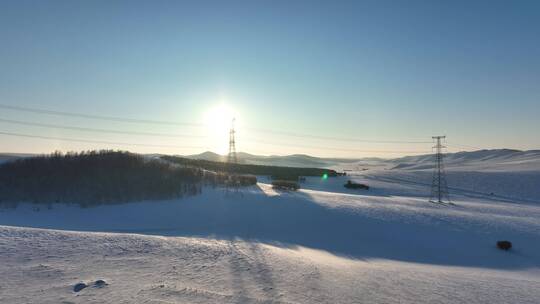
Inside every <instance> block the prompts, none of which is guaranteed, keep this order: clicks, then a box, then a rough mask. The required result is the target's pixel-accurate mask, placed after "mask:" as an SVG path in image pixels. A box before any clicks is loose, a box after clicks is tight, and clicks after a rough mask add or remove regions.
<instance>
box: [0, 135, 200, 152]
mask: <svg viewBox="0 0 540 304" xmlns="http://www.w3.org/2000/svg"><path fill="white" fill-rule="evenodd" d="M0 135H8V136H16V137H27V138H38V139H47V140H60V141H73V142H84V143H94V144H107V145H117V146H141V147H158V148H177V149H205V148H207V147H203V146H177V145H154V144H140V143H128V142H113V141H101V140H90V139H78V138H65V137H53V136H41V135H31V134H23V133H12V132H3V131H0Z"/></svg>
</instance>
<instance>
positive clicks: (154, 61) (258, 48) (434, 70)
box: [0, 1, 540, 157]
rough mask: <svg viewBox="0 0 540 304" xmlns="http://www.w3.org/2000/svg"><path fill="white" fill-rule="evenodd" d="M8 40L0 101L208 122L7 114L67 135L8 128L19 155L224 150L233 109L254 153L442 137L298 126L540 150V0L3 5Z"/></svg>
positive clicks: (385, 150)
mask: <svg viewBox="0 0 540 304" xmlns="http://www.w3.org/2000/svg"><path fill="white" fill-rule="evenodd" d="M0 41H1V42H2V43H1V47H0V67H1V69H0V104H4V105H15V106H21V107H27V108H39V109H47V110H60V111H66V112H77V113H87V114H93V115H107V116H119V117H129V118H140V119H152V120H163V121H178V122H192V123H195V124H204V125H210V126H208V127H188V126H181V125H176V126H171V125H168V126H167V125H155V124H153V125H152V124H146V125H145V124H132V123H131V124H130V123H121V122H111V121H103V120H91V119H82V118H80V117H68V116H54V115H44V114H37V113H28V112H22V111H14V110H9V109H5V108H3V109H2V108H0V131H1V132H7V133H17V134H27V135H36V136H45V137H55V138H57V139H56V140H51V139H37V138H24V137H15V136H9V135H1V134H0V138H1V141H2V147H1V149H0V150H2V151H7V152H50V151H53V150H56V149H60V150H81V149H95V148H115V149H129V150H132V151H138V152H160V153H176V154H188V153H197V152H202V151H203V150H207V149H210V150H215V151H218V152H225V149H226V145H227V140H228V138H227V127H226V123H225V125H224V123H223V122H220V123H216V122H215V117H216V114H215V113H216V111H217V110H216V109H221V108H226V109H228V111H229V112H233V113H234V116H236V119H237V124H238V127H237V129H238V147H237V148H238V150H241V151H246V152H252V153H257V154H290V153H307V154H313V155H319V156H341V157H353V156H368V155H369V156H384V157H391V156H398V155H403V154H411V153H416V152H424V151H425V152H429V151H431V149H430V147H431V145H430V144H429V143H428V144H426V143H370V142H364V141H350V140H349V141H342V140H330V139H323V138H313V137H305V138H300V137H294V136H290V134H288V133H299V134H308V135H315V136H320V137H325V138H334V137H340V138H343V137H345V138H358V139H367V140H375V141H430V138H431V136H432V135H438V134H446V135H448V142H449V148H450V150H451V151H455V150H462V149H467V150H470V149H473V148H472V147H478V148H503V147H504V148H518V149H534V148H540V136H538V131H539V130H540V120H539V119H538V117H540V86H539V85H538V84H539V83H540V2H538V1H320V2H318V1H192V2H190V1H129V2H128V1H125V2H124V1H86V2H83V1H2V2H0ZM209 113H210V114H209ZM212 113H213V114H212ZM227 115H230V113H227ZM227 115H224V117H228V116H227ZM209 117H210V119H209ZM1 119H4V120H6V119H10V120H17V121H23V122H34V123H35V122H38V123H42V124H56V125H65V126H79V127H85V128H101V129H113V130H124V131H130V132H153V133H174V134H189V135H195V136H201V138H193V137H191V138H171V137H159V136H144V135H125V134H123V135H119V134H109V133H97V132H81V131H76V130H66V129H58V128H56V129H55V128H48V127H37V126H29V125H21V124H14V123H9V122H6V121H1ZM261 129H264V130H265V131H266V132H261ZM205 136H208V137H205ZM61 138H72V139H84V140H90V141H92V140H94V141H106V142H117V143H142V144H148V145H156V146H155V147H150V146H122V145H120V144H118V145H108V144H103V143H84V142H73V141H63V140H60V139H61ZM159 145H163V146H165V145H171V146H172V145H174V146H178V147H158V146H159ZM460 145H461V146H460ZM469 146H470V147H469ZM328 148H331V149H328Z"/></svg>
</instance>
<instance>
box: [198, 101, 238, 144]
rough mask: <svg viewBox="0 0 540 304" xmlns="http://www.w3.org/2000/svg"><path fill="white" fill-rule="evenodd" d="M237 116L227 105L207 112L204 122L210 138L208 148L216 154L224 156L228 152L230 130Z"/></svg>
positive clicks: (217, 106) (215, 107)
mask: <svg viewBox="0 0 540 304" xmlns="http://www.w3.org/2000/svg"><path fill="white" fill-rule="evenodd" d="M237 114H238V113H236V111H234V109H233V108H232V107H230V106H228V105H227V104H219V105H216V106H214V107H212V108H210V109H208V111H206V112H205V115H204V122H205V127H206V133H207V135H208V137H209V143H208V146H209V147H212V149H213V150H215V152H217V153H220V154H224V153H226V152H227V151H228V140H229V137H228V136H229V130H230V128H231V124H232V121H233V119H235V118H237Z"/></svg>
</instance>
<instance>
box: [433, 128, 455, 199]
mask: <svg viewBox="0 0 540 304" xmlns="http://www.w3.org/2000/svg"><path fill="white" fill-rule="evenodd" d="M445 138H446V136H433V139H434V140H436V145H435V146H434V147H433V148H435V170H434V171H433V181H432V183H431V197H430V200H429V201H430V202H433V203H442V204H444V203H447V204H451V202H450V197H449V195H448V184H447V183H446V173H445V171H444V163H443V153H442V152H443V151H442V150H443V149H444V148H446V147H445V146H443V145H442V144H441V140H442V139H445Z"/></svg>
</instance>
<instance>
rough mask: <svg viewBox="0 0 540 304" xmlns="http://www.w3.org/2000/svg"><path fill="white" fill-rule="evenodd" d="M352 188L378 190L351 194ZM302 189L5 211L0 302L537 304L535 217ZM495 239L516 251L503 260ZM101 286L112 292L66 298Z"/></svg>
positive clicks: (539, 236) (406, 188) (421, 194)
mask: <svg viewBox="0 0 540 304" xmlns="http://www.w3.org/2000/svg"><path fill="white" fill-rule="evenodd" d="M389 171H390V170H389ZM370 174H372V175H373V173H370ZM348 178H353V179H355V180H357V181H362V182H367V183H369V184H370V185H371V186H372V189H370V190H369V191H367V192H354V191H351V190H347V189H345V188H343V186H342V185H343V183H344V182H345V181H346V179H348ZM303 188H304V189H302V190H300V191H298V192H293V193H290V192H276V191H274V190H273V189H272V188H271V187H270V186H269V185H268V184H265V183H260V184H258V185H257V186H256V187H252V188H249V189H244V190H242V191H240V192H234V191H232V192H226V191H225V190H224V189H214V190H212V189H206V190H205V191H203V194H202V195H201V196H196V197H191V198H187V199H183V200H173V201H162V202H140V203H130V204H121V205H114V206H102V207H95V208H79V207H77V206H66V205H56V204H54V205H52V206H51V208H50V209H49V208H40V209H39V210H38V209H37V208H36V206H33V205H31V204H21V205H20V206H19V207H18V208H17V209H6V210H2V211H1V212H0V224H2V225H7V226H3V227H1V228H0V240H1V241H0V251H1V252H3V253H4V254H2V255H0V275H2V277H3V278H4V281H5V282H6V283H3V285H2V289H0V291H1V292H0V302H2V303H4V302H5V303H27V302H32V301H34V302H35V300H36V299H39V300H40V302H41V303H59V302H62V301H67V302H73V303H79V302H85V303H88V302H95V303H103V302H109V303H122V302H125V303H128V302H129V303H148V302H155V303H160V302H172V303H175V302H179V303H183V302H189V303H193V302H198V303H261V302H262V303H359V302H369V303H393V302H401V303H433V302H440V303H454V302H455V301H456V299H457V301H458V302H459V301H464V302H467V303H486V302H489V303H509V302H510V303H535V301H537V299H538V297H540V221H539V220H538V219H540V206H539V205H537V204H534V203H528V202H526V201H524V202H517V201H516V202H514V201H507V200H502V199H497V198H493V197H482V196H476V197H475V196H469V194H468V193H457V194H456V195H455V196H454V202H455V203H456V204H457V205H456V206H442V205H436V204H432V203H429V202H427V198H426V197H425V193H428V191H429V187H427V186H424V185H421V184H409V183H396V182H395V181H388V180H384V176H382V177H381V176H370V175H363V176H355V177H337V178H329V179H326V180H325V179H319V178H308V180H307V182H306V183H304V184H303ZM8 226H12V227H13V226H18V227H35V228H47V229H62V230H77V231H96V232H97V231H102V232H116V233H119V232H120V233H121V234H116V233H115V234H103V233H93V232H92V233H91V232H86V233H83V232H77V233H74V232H63V231H51V230H35V229H33V228H12V227H8ZM124 233H130V234H124ZM132 233H136V234H137V235H133V234H132ZM140 234H145V235H156V236H142V235H140ZM501 239H508V240H510V241H512V242H513V244H514V248H513V249H512V250H511V251H509V252H504V251H501V250H499V249H497V248H496V246H495V243H496V241H497V240H501ZM97 279H105V280H106V281H107V282H108V283H109V285H108V286H106V287H104V288H100V289H98V288H94V287H91V288H87V289H85V290H83V291H81V292H79V293H75V292H73V291H72V290H71V287H72V286H73V284H75V283H77V282H78V281H85V282H91V281H93V280H97ZM38 290H39V291H38Z"/></svg>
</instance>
